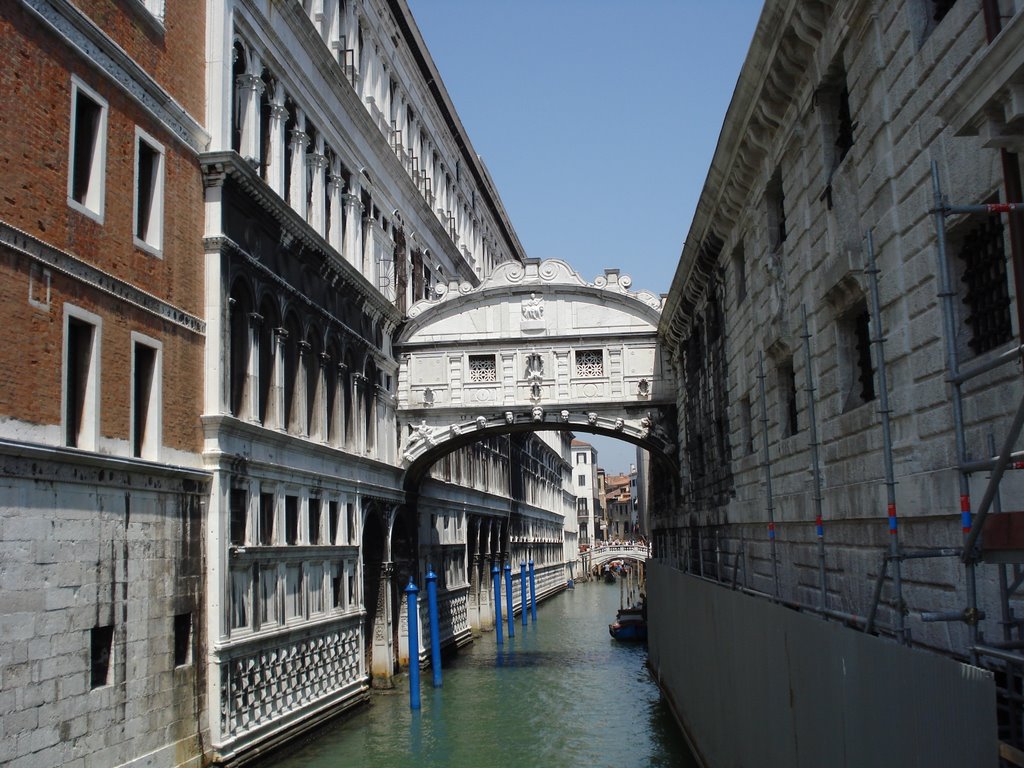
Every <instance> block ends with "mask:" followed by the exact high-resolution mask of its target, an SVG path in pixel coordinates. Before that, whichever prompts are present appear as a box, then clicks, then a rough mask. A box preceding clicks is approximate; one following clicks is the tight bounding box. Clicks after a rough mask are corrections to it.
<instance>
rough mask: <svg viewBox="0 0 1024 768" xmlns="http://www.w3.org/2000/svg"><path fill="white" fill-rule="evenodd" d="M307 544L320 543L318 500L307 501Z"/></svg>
mask: <svg viewBox="0 0 1024 768" xmlns="http://www.w3.org/2000/svg"><path fill="white" fill-rule="evenodd" d="M309 543H310V544H319V543H320V499H310V500H309Z"/></svg>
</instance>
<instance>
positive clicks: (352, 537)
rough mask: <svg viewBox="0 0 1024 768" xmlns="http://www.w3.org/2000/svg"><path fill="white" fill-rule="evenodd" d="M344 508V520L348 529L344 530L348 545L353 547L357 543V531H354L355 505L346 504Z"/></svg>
mask: <svg viewBox="0 0 1024 768" xmlns="http://www.w3.org/2000/svg"><path fill="white" fill-rule="evenodd" d="M345 508H346V511H347V513H348V514H347V516H348V520H346V522H347V523H348V528H346V529H345V530H347V531H348V543H349V544H352V545H355V544H358V543H359V531H357V530H356V505H355V504H346V505H345Z"/></svg>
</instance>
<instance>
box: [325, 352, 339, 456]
mask: <svg viewBox="0 0 1024 768" xmlns="http://www.w3.org/2000/svg"><path fill="white" fill-rule="evenodd" d="M340 362H341V358H340V357H339V356H338V347H337V345H336V344H335V343H334V342H333V341H332V342H328V345H327V364H326V367H325V369H324V401H325V402H326V404H327V423H326V424H324V439H325V440H326V441H327V442H328V443H330V444H331V445H339V444H341V441H342V439H343V437H342V435H341V431H340V429H339V427H340V426H341V425H342V423H343V422H342V413H341V407H342V405H341V397H343V395H342V394H341V392H340V391H339V388H338V379H339V373H340V370H339V367H338V365H339V363H340Z"/></svg>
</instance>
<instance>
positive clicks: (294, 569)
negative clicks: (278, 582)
mask: <svg viewBox="0 0 1024 768" xmlns="http://www.w3.org/2000/svg"><path fill="white" fill-rule="evenodd" d="M302 597H303V595H302V565H301V564H298V565H289V566H287V567H286V568H285V595H284V619H285V621H288V620H290V619H297V618H302V616H303V615H304V613H305V612H304V611H303V606H302Z"/></svg>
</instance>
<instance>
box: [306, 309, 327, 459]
mask: <svg viewBox="0 0 1024 768" xmlns="http://www.w3.org/2000/svg"><path fill="white" fill-rule="evenodd" d="M306 344H307V345H308V346H307V347H306V356H305V360H304V367H305V369H306V434H307V435H309V436H310V437H312V438H314V439H317V440H321V439H323V437H324V426H325V420H326V418H327V414H326V413H325V412H324V409H325V408H326V406H327V400H326V398H325V394H326V393H325V391H324V371H323V368H322V365H321V360H320V350H321V348H320V330H319V329H318V328H317V327H316V326H312V327H310V329H309V330H308V331H307V332H306Z"/></svg>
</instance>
